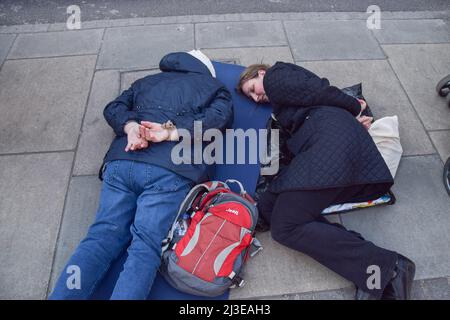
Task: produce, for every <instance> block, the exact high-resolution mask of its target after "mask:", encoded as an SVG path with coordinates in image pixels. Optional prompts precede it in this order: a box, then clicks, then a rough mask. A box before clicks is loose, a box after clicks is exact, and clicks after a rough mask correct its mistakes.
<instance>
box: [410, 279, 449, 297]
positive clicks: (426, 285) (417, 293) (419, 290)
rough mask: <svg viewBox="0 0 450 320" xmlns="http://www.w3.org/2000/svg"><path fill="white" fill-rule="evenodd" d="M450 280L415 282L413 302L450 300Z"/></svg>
mask: <svg viewBox="0 0 450 320" xmlns="http://www.w3.org/2000/svg"><path fill="white" fill-rule="evenodd" d="M449 280H450V278H437V279H426V280H418V281H414V283H413V287H412V290H411V291H412V292H411V298H412V299H413V300H450V282H449Z"/></svg>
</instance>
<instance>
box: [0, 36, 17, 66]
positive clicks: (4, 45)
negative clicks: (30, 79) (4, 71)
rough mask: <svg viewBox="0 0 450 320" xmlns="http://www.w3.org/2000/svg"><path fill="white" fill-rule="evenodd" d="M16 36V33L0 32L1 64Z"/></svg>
mask: <svg viewBox="0 0 450 320" xmlns="http://www.w3.org/2000/svg"><path fill="white" fill-rule="evenodd" d="M15 38H16V35H15V34H0V66H1V65H2V63H3V61H4V60H5V58H6V56H7V54H8V51H9V49H11V46H12V44H13V42H14V39H15Z"/></svg>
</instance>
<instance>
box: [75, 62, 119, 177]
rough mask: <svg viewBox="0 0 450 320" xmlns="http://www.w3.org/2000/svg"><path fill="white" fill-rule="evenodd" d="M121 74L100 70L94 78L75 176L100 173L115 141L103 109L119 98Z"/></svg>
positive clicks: (77, 155) (76, 160)
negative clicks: (102, 164) (109, 149)
mask: <svg viewBox="0 0 450 320" xmlns="http://www.w3.org/2000/svg"><path fill="white" fill-rule="evenodd" d="M119 86H120V72H119V71H115V70H101V71H97V72H96V73H95V75H94V80H93V82H92V88H91V93H90V96H89V102H88V106H87V110H86V115H85V117H84V122H83V126H82V129H81V137H80V142H79V145H78V149H77V154H76V157H75V166H74V169H73V174H74V175H90V174H97V173H98V170H99V168H100V166H101V163H102V161H103V157H104V156H105V154H106V151H108V148H109V145H110V143H111V141H112V140H113V138H114V131H113V130H112V128H111V127H110V126H109V125H108V123H107V122H106V120H105V118H104V117H103V109H104V108H105V107H106V105H107V104H108V103H109V102H111V101H112V100H114V99H115V98H116V97H117V96H118V95H119Z"/></svg>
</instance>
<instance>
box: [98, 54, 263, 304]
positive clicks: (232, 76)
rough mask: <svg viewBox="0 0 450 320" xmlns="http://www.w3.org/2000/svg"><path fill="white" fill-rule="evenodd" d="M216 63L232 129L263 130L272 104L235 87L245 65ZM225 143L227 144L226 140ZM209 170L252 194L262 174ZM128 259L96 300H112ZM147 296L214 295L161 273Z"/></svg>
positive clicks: (252, 169)
mask: <svg viewBox="0 0 450 320" xmlns="http://www.w3.org/2000/svg"><path fill="white" fill-rule="evenodd" d="M213 65H214V68H215V69H216V75H217V79H219V80H220V81H222V82H223V83H224V84H225V85H226V86H227V88H228V90H229V91H230V92H231V94H232V97H233V105H234V121H233V126H232V127H233V129H243V130H244V131H245V130H247V129H250V128H253V129H264V128H265V127H266V123H267V120H268V119H269V117H270V113H271V111H272V109H271V107H270V106H269V105H256V104H255V103H253V102H252V101H250V100H249V99H247V98H245V97H243V96H241V95H240V94H238V93H237V92H236V90H235V87H236V85H237V82H238V79H239V75H240V74H241V72H242V71H243V70H244V67H242V66H238V65H234V64H227V63H220V62H213ZM224 145H226V143H225V144H224ZM237 147H238V146H237V144H236V143H234V154H235V157H236V155H237V149H238V148H237ZM241 147H242V146H241ZM248 151H249V146H248V143H247V144H246V148H245V154H246V159H249V157H248V156H249V154H248V153H249V152H248ZM225 152H226V150H225ZM225 152H224V155H225ZM246 163H248V161H246ZM210 169H211V170H210V172H211V173H212V180H222V181H225V180H226V179H236V180H239V181H240V182H241V183H242V184H243V185H244V188H245V189H246V190H247V192H248V193H249V194H250V195H252V196H253V195H254V192H255V189H256V183H257V181H258V177H259V164H257V163H256V164H216V165H215V166H214V167H211V168H210ZM230 187H232V188H233V185H231V186H230ZM126 258H127V253H126V252H124V254H123V255H122V256H121V257H120V258H119V259H117V261H115V262H114V263H113V265H112V266H111V268H110V270H109V271H108V273H107V275H106V276H105V278H104V279H103V281H102V283H101V284H100V285H99V286H98V289H97V290H96V292H95V293H94V295H93V297H92V298H93V299H109V297H110V296H111V293H112V291H113V289H114V285H115V283H116V281H117V279H118V277H119V274H120V272H121V271H122V270H123V264H124V263H125V261H126ZM228 296H229V294H228V292H226V293H225V294H223V295H221V296H219V297H215V298H212V299H214V300H226V299H228ZM148 299H150V300H206V299H211V298H206V297H199V296H194V295H191V294H186V293H183V292H180V291H178V290H176V289H174V288H173V287H171V286H170V285H169V284H168V283H167V282H166V281H165V280H164V278H163V277H162V276H161V275H159V274H158V275H157V277H156V279H155V282H154V284H153V287H152V290H151V292H150V294H149V296H148Z"/></svg>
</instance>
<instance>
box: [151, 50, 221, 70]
mask: <svg viewBox="0 0 450 320" xmlns="http://www.w3.org/2000/svg"><path fill="white" fill-rule="evenodd" d="M196 51H198V50H196ZM202 55H203V54H202ZM203 57H204V58H203ZM203 57H202V58H203V59H202V60H203V61H205V63H204V62H202V61H201V59H200V58H199V55H198V54H196V57H194V55H193V54H191V53H188V52H173V53H169V54H167V55H165V56H164V57H163V58H162V59H161V61H160V63H159V69H161V71H176V72H194V73H200V74H207V75H210V76H213V77H215V71H214V68H212V64H211V62H210V60H209V59H208V58H207V57H206V56H205V55H203ZM208 62H209V64H210V66H208ZM210 68H212V70H211V71H210Z"/></svg>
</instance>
